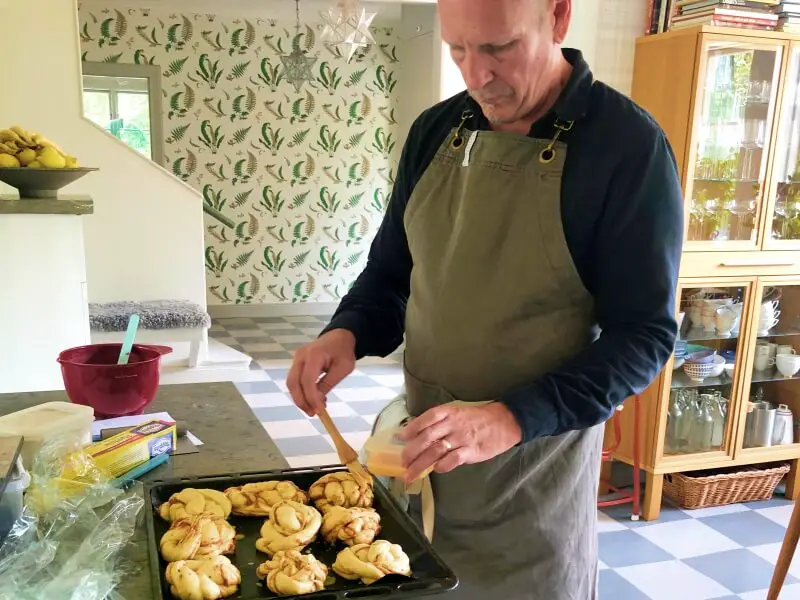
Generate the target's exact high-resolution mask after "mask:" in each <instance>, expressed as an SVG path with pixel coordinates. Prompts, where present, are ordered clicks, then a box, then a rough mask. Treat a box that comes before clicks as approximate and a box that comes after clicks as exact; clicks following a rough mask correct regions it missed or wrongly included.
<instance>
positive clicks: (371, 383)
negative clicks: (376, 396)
mask: <svg viewBox="0 0 800 600" xmlns="http://www.w3.org/2000/svg"><path fill="white" fill-rule="evenodd" d="M376 385H378V384H377V383H376V382H375V380H374V379H372V378H370V377H367V376H366V375H350V377H348V378H347V379H345V380H344V381H342V382H341V383H340V384H339V385H337V386H336V387H337V389H344V388H360V387H375V386H376ZM334 393H336V392H335V391H334Z"/></svg>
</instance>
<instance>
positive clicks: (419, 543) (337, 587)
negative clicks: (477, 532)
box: [145, 465, 458, 600]
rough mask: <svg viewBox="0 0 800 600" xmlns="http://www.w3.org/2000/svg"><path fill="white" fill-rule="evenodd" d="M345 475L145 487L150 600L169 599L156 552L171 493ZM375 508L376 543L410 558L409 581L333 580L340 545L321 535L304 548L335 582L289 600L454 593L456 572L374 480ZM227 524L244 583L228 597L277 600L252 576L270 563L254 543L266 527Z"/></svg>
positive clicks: (306, 484)
mask: <svg viewBox="0 0 800 600" xmlns="http://www.w3.org/2000/svg"><path fill="white" fill-rule="evenodd" d="M344 470H346V469H345V468H344V467H342V466H341V465H334V466H330V467H312V468H300V469H280V470H274V471H260V472H249V473H236V474H225V475H215V476H209V477H185V478H176V479H167V480H154V481H151V482H149V483H148V484H147V485H146V490H147V491H146V494H147V497H148V498H149V500H150V505H149V507H148V510H146V511H145V518H146V520H147V529H148V538H149V541H148V545H149V554H150V570H151V577H152V580H153V592H154V598H156V599H157V600H168V599H170V598H173V596H172V593H171V592H170V590H169V584H168V583H167V580H166V577H165V576H164V572H165V569H166V566H167V563H166V561H164V559H162V558H161V555H160V552H159V548H158V544H159V540H160V539H161V536H162V535H164V533H165V532H166V531H167V529H168V528H169V523H167V522H166V521H164V520H163V519H162V518H161V517H160V516H159V515H158V507H159V506H160V505H161V503H162V502H165V501H166V500H167V499H169V497H170V496H171V495H172V494H174V493H175V492H179V491H180V490H182V489H184V488H188V487H192V488H211V489H216V490H220V491H223V490H225V489H226V488H229V487H232V486H237V485H243V484H245V483H250V482H255V481H270V480H288V481H292V482H294V483H295V484H296V485H297V486H298V487H300V488H301V489H303V490H305V491H308V488H310V487H311V485H312V484H313V483H314V482H315V481H317V480H318V479H319V478H320V477H322V476H323V475H327V474H328V473H334V472H337V471H344ZM374 506H375V509H376V510H377V511H378V512H379V513H380V515H381V531H380V534H379V535H378V538H379V539H385V540H388V541H390V542H392V543H396V544H400V545H401V546H402V547H403V550H404V551H405V552H406V554H408V557H409V558H410V559H411V571H412V576H411V577H410V578H409V577H402V576H395V575H390V576H387V577H384V578H383V579H381V580H379V581H377V582H375V583H373V584H372V585H369V586H367V585H364V584H362V583H360V582H356V581H347V580H345V579H343V578H342V577H339V576H338V575H336V574H335V573H334V572H333V569H331V565H333V561H334V559H335V558H336V554H337V553H338V552H339V551H340V550H342V549H343V548H344V546H343V545H341V544H337V545H336V546H331V545H330V544H328V543H326V542H325V541H324V540H323V539H322V538H321V536H320V537H319V538H318V540H317V541H316V542H314V543H313V544H311V545H310V546H309V547H308V549H309V550H310V551H311V552H312V553H313V554H314V556H315V557H316V558H318V559H319V560H321V561H322V562H323V563H325V565H327V566H328V571H329V575H330V576H332V577H335V578H336V582H335V583H334V584H332V585H330V586H328V587H327V588H326V589H325V590H323V591H321V592H316V593H314V594H306V595H303V596H289V598H313V599H314V600H342V599H344V598H382V597H391V598H416V597H420V596H428V595H433V594H441V593H445V592H449V591H451V590H453V589H455V588H456V586H457V585H458V579H457V577H456V575H455V573H453V571H452V570H451V569H450V568H449V567H448V566H447V565H446V564H445V562H444V561H443V560H442V559H441V557H440V556H439V555H438V554H437V552H436V551H435V550H434V549H433V547H432V546H431V544H430V543H429V542H428V540H427V539H426V538H425V536H424V535H422V532H421V531H420V530H419V528H418V527H417V526H416V525H415V523H414V522H413V521H412V520H411V518H410V517H409V516H408V515H407V514H406V513H405V512H403V510H402V509H401V508H400V506H399V505H398V504H397V502H396V501H395V500H394V499H393V498H392V497H391V495H390V494H389V492H388V491H387V490H386V488H385V487H384V486H383V485H382V484H381V483H380V482H379V481H377V480H376V481H375V504H374ZM228 520H229V522H230V523H231V525H233V526H234V527H235V528H236V533H237V536H239V539H237V541H236V552H235V554H231V555H228V558H229V559H230V560H231V562H232V563H233V564H235V565H236V566H237V567H238V569H239V571H240V572H241V574H242V583H241V585H240V587H239V591H238V593H237V594H235V595H233V596H231V598H236V599H239V600H256V599H258V600H260V599H263V598H277V597H278V596H276V595H275V594H273V593H272V592H271V591H270V590H269V588H267V586H266V584H265V583H264V582H263V581H261V580H259V579H258V577H256V568H257V567H258V565H260V564H261V563H262V562H264V561H266V560H269V557H267V556H266V555H265V554H262V553H261V552H259V551H258V550H256V540H257V539H258V538H259V537H260V535H259V531H260V529H261V525H262V524H263V523H264V518H263V517H237V516H234V515H231V516H230V518H229V519H228ZM242 535H243V536H244V537H243V538H241V536H242Z"/></svg>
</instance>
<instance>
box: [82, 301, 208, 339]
mask: <svg viewBox="0 0 800 600" xmlns="http://www.w3.org/2000/svg"><path fill="white" fill-rule="evenodd" d="M134 313H135V314H137V315H139V328H140V329H184V328H185V329H200V328H203V329H208V328H209V327H210V326H211V317H209V316H208V313H207V312H206V311H204V310H203V308H202V307H201V306H200V305H199V304H195V303H194V302H189V301H187V300H152V301H150V302H108V303H103V304H97V303H89V325H90V326H91V328H92V331H125V330H126V329H127V328H128V319H130V316H131V315H132V314H134Z"/></svg>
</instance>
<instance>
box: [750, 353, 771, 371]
mask: <svg viewBox="0 0 800 600" xmlns="http://www.w3.org/2000/svg"><path fill="white" fill-rule="evenodd" d="M774 364H775V359H774V358H772V357H771V356H770V355H769V353H767V354H756V357H755V360H754V361H753V366H754V367H755V369H756V371H766V370H767V369H768V368H770V367H771V366H773V365H774Z"/></svg>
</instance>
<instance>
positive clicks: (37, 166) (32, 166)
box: [28, 160, 42, 169]
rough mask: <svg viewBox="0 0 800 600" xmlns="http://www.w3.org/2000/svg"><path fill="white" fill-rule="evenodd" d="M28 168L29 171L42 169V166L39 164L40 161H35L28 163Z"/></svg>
mask: <svg viewBox="0 0 800 600" xmlns="http://www.w3.org/2000/svg"><path fill="white" fill-rule="evenodd" d="M28 168H29V169H41V168H42V165H41V164H39V161H38V160H33V161H31V162H29V163H28Z"/></svg>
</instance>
